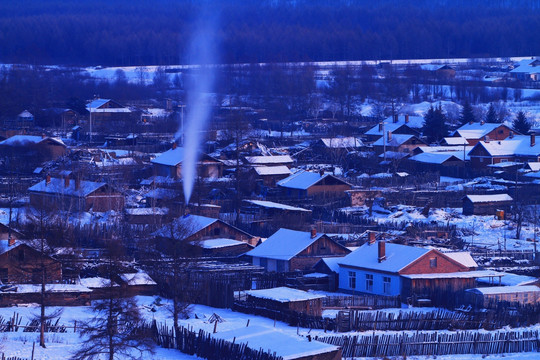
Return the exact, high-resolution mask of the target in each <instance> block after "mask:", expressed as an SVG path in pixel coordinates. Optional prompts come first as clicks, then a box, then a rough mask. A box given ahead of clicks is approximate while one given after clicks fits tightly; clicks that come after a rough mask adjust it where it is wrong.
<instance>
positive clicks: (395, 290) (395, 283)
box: [339, 266, 401, 296]
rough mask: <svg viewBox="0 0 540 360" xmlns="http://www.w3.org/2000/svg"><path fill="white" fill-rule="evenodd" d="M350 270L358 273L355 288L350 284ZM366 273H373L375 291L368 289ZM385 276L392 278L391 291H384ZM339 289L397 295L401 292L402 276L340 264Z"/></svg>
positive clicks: (349, 291) (350, 291)
mask: <svg viewBox="0 0 540 360" xmlns="http://www.w3.org/2000/svg"><path fill="white" fill-rule="evenodd" d="M349 272H354V273H355V274H356V288H355V289H353V288H351V287H350V286H349ZM366 274H369V275H373V291H368V290H367V289H366ZM383 277H388V278H390V286H389V291H388V292H386V293H385V292H384V285H383V282H384V281H383ZM339 289H340V290H341V291H345V292H348V293H352V292H359V293H369V294H375V295H386V296H396V295H399V294H400V292H401V278H400V277H399V275H391V274H383V273H377V272H372V271H366V270H360V269H353V268H347V267H343V266H340V269H339Z"/></svg>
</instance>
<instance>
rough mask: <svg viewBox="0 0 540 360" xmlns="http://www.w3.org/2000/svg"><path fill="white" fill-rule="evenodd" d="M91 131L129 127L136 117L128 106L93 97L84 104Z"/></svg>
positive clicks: (108, 130)
mask: <svg viewBox="0 0 540 360" xmlns="http://www.w3.org/2000/svg"><path fill="white" fill-rule="evenodd" d="M86 110H87V111H88V113H89V119H88V122H89V129H91V131H92V132H96V131H99V132H111V131H112V132H115V131H116V130H124V131H125V129H126V128H129V126H130V125H131V123H134V122H135V121H137V119H138V115H137V114H135V113H134V112H133V111H132V110H131V109H130V108H128V107H126V106H123V105H121V104H119V103H118V102H116V101H114V100H111V99H95V100H92V101H90V102H89V103H88V104H86Z"/></svg>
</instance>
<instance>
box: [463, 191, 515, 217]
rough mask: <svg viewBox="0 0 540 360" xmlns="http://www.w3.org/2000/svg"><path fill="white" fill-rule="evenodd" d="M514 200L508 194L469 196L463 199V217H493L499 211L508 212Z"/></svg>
mask: <svg viewBox="0 0 540 360" xmlns="http://www.w3.org/2000/svg"><path fill="white" fill-rule="evenodd" d="M513 201H514V200H513V199H512V197H511V196H510V195H508V194H493V195H467V196H465V197H464V198H463V215H493V216H495V215H496V213H497V210H503V211H505V212H508V210H510V207H511V206H512V203H513Z"/></svg>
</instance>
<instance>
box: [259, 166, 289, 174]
mask: <svg viewBox="0 0 540 360" xmlns="http://www.w3.org/2000/svg"><path fill="white" fill-rule="evenodd" d="M253 170H255V172H256V173H257V175H261V176H265V175H290V174H291V170H290V169H289V168H288V167H287V166H285V165H278V166H254V167H253Z"/></svg>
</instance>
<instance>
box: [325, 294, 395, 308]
mask: <svg viewBox="0 0 540 360" xmlns="http://www.w3.org/2000/svg"><path fill="white" fill-rule="evenodd" d="M322 306H323V308H324V307H326V308H329V307H342V308H354V307H365V308H369V309H384V308H395V307H398V308H399V307H401V300H400V297H399V296H377V295H350V296H327V297H325V298H323V299H322Z"/></svg>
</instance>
